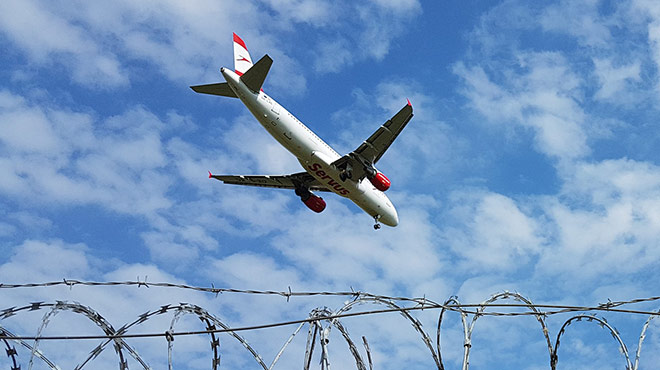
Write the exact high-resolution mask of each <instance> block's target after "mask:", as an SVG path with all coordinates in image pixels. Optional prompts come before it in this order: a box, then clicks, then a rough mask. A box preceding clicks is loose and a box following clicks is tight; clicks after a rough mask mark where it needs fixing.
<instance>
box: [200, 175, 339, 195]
mask: <svg viewBox="0 0 660 370" xmlns="http://www.w3.org/2000/svg"><path fill="white" fill-rule="evenodd" d="M209 178H214V179H216V180H220V181H222V182H223V183H225V184H232V185H247V186H259V187H265V188H279V189H296V188H298V187H300V186H301V185H302V186H305V187H307V188H308V189H309V190H312V191H330V190H329V189H328V188H326V187H325V186H323V185H321V184H320V183H319V182H318V181H317V180H316V179H315V178H314V177H313V176H312V175H310V174H309V173H307V172H299V173H294V174H291V175H278V176H270V175H244V176H241V175H213V174H211V173H209Z"/></svg>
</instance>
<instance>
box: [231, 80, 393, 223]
mask: <svg viewBox="0 0 660 370" xmlns="http://www.w3.org/2000/svg"><path fill="white" fill-rule="evenodd" d="M221 72H222V75H223V76H224V77H225V80H227V83H228V84H229V86H230V87H231V89H232V90H234V92H235V93H236V95H237V96H238V97H239V99H241V101H242V102H243V104H245V106H246V107H247V108H248V109H249V110H250V112H251V113H252V114H253V115H254V117H255V118H256V119H257V120H258V121H259V123H261V125H262V126H263V127H264V128H265V129H266V130H267V131H268V133H270V134H271V135H272V136H273V137H274V138H275V140H277V141H278V142H279V143H280V144H282V146H284V147H285V148H286V149H287V150H288V151H289V152H291V154H293V155H294V156H296V158H298V161H299V162H300V164H301V165H302V167H303V168H304V169H305V171H307V172H308V173H309V174H310V175H312V176H314V178H316V179H317V180H318V181H319V183H321V184H322V185H323V186H325V187H326V188H328V189H329V190H331V191H332V192H334V193H335V194H338V195H340V196H342V197H345V198H348V199H350V200H352V201H353V202H354V203H355V204H357V205H358V206H359V207H360V208H362V209H363V210H364V211H365V212H367V213H368V214H369V215H371V216H372V217H378V221H379V222H382V223H384V224H385V225H388V226H396V225H397V224H398V223H399V217H398V215H397V213H396V209H395V208H394V205H392V202H391V201H390V200H389V198H388V197H387V195H385V193H383V192H382V191H380V190H378V189H376V188H375V187H374V186H373V185H372V184H371V182H370V181H369V180H367V179H366V178H362V179H360V180H359V181H354V180H351V179H346V180H345V181H342V180H341V179H340V177H339V170H338V169H337V168H335V167H334V166H332V165H331V164H332V162H334V161H335V160H337V159H339V158H340V157H341V156H340V155H339V154H338V153H337V152H336V151H335V150H334V149H332V148H331V147H330V146H329V145H328V144H326V143H325V142H324V141H323V140H321V139H320V138H319V137H318V136H317V135H316V134H315V133H314V132H312V130H310V129H309V128H307V126H305V125H304V124H303V123H302V122H300V121H299V120H298V119H297V118H296V117H294V116H293V114H291V113H289V112H288V111H287V110H286V109H284V108H283V107H282V106H280V105H279V104H278V103H277V102H276V101H275V100H273V99H272V98H271V97H270V96H268V95H267V94H266V93H264V92H263V91H260V92H259V93H258V94H255V93H253V92H252V91H250V89H249V88H248V87H247V86H245V84H244V83H243V82H242V81H241V80H240V78H239V76H238V75H237V74H236V73H234V72H233V71H231V70H229V69H227V68H222V69H221Z"/></svg>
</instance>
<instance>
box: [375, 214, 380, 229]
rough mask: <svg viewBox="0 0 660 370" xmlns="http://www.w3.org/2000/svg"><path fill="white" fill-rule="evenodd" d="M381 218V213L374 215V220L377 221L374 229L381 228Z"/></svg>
mask: <svg viewBox="0 0 660 370" xmlns="http://www.w3.org/2000/svg"><path fill="white" fill-rule="evenodd" d="M379 219H380V215H375V216H374V222H376V224H375V225H374V230H378V229H380V222H378V220H379Z"/></svg>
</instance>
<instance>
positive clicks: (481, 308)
mask: <svg viewBox="0 0 660 370" xmlns="http://www.w3.org/2000/svg"><path fill="white" fill-rule="evenodd" d="M62 285H63V286H68V287H69V288H71V289H72V288H73V287H74V286H77V285H81V286H91V287H100V286H136V287H138V288H141V287H147V288H149V287H162V288H175V289H185V290H194V291H199V292H205V293H210V294H215V295H218V294H222V293H235V294H250V295H276V296H282V297H284V298H286V300H287V302H288V301H289V300H290V299H291V298H292V297H312V296H349V297H351V298H352V299H351V300H350V301H347V302H345V303H344V305H343V306H342V307H341V308H340V309H338V310H336V311H332V310H330V309H328V308H327V307H323V308H318V309H315V310H313V311H312V313H310V314H309V316H308V317H306V318H304V319H298V320H290V321H280V322H272V323H264V324H257V325H251V326H243V327H230V326H229V325H226V324H225V323H223V322H222V321H220V320H219V319H218V318H216V317H215V316H213V315H212V314H210V313H208V312H207V311H206V310H204V309H203V308H201V307H199V306H195V305H191V304H187V303H180V304H178V305H172V304H169V305H165V306H160V307H159V308H158V309H156V310H152V311H148V312H145V313H144V314H142V315H140V316H139V317H138V318H137V319H136V320H134V321H133V322H131V323H128V324H125V325H123V326H122V327H120V328H119V329H117V330H115V329H114V328H113V327H112V325H110V324H109V323H108V322H107V320H105V319H104V318H103V317H102V316H101V315H100V314H99V313H98V312H96V311H95V310H94V309H92V308H91V307H86V306H83V305H81V304H78V303H71V302H64V301H55V302H52V303H46V302H32V303H29V304H26V305H24V306H21V307H10V308H6V309H3V310H0V322H2V321H3V320H6V319H9V318H10V317H14V316H16V315H19V314H22V313H24V312H31V311H37V310H41V309H49V312H48V313H47V314H46V315H44V318H43V319H42V323H41V325H40V327H39V330H38V332H37V334H36V335H34V336H24V335H16V334H14V333H11V332H10V331H9V330H7V329H6V328H4V327H3V326H2V325H0V340H2V341H3V343H5V346H6V347H7V349H6V352H7V355H8V356H9V357H10V359H11V361H12V367H11V368H12V369H18V368H20V366H19V367H17V363H18V361H17V358H18V357H17V356H18V351H17V350H16V349H15V348H14V347H11V346H10V345H9V343H10V342H14V343H17V344H19V345H21V346H23V347H24V348H26V349H28V350H29V351H30V361H29V367H30V368H31V367H32V364H33V361H34V360H35V359H41V360H42V362H43V363H44V364H45V365H46V366H49V367H51V368H57V367H56V366H55V365H54V363H53V362H52V361H50V360H48V359H47V358H46V356H45V355H44V354H43V353H42V352H41V351H40V350H39V348H38V344H39V342H41V341H46V340H66V341H71V340H90V339H95V340H103V341H104V342H103V343H102V344H100V345H98V346H97V347H96V348H95V349H94V350H92V352H91V353H90V354H89V356H88V357H87V358H86V359H85V360H84V361H83V362H81V363H80V364H79V365H78V366H77V367H76V369H82V368H83V367H84V366H85V365H86V364H88V363H89V362H91V361H92V360H94V359H95V358H96V357H97V356H98V355H99V354H100V353H101V352H103V351H104V350H105V349H106V348H107V347H108V346H109V345H112V346H113V348H114V350H115V352H116V353H117V356H118V359H119V368H120V369H121V370H123V369H128V362H127V359H126V357H125V356H124V353H128V354H129V355H130V357H132V358H133V359H134V360H135V361H136V362H137V363H138V364H140V366H142V367H143V368H144V369H147V368H149V366H148V365H147V364H146V362H145V361H144V360H143V359H142V358H141V357H140V356H139V355H138V354H137V352H136V351H135V350H134V349H133V348H132V347H131V346H129V345H128V344H127V343H126V342H125V341H124V340H125V339H128V338H153V337H164V338H165V339H166V340H167V341H168V364H169V366H170V369H171V368H172V345H173V341H174V338H175V337H177V336H192V335H209V336H210V338H211V349H212V352H213V355H212V357H213V358H212V363H213V369H216V368H217V367H218V366H219V363H220V354H219V338H218V337H217V336H216V335H217V334H221V333H225V334H229V335H231V336H232V337H234V338H235V339H236V340H238V341H239V342H240V343H241V344H242V345H243V346H244V347H245V348H246V349H247V350H248V351H249V352H250V353H251V355H252V356H253V357H254V358H255V360H256V361H257V363H258V364H259V365H260V366H261V367H262V368H264V369H265V370H271V369H272V368H273V366H274V365H275V364H276V363H277V361H278V359H279V358H280V356H281V355H282V353H283V352H284V350H285V348H286V347H287V346H288V344H289V343H291V341H292V340H293V337H294V336H295V335H296V334H297V333H298V332H299V331H300V330H301V329H302V328H303V326H304V325H305V324H309V330H308V338H307V347H306V353H305V364H306V365H305V369H308V368H309V364H310V359H311V356H312V353H313V352H314V348H315V346H314V343H315V341H317V339H318V341H319V342H320V346H321V367H322V369H323V368H327V367H329V357H328V347H327V343H328V336H329V335H330V334H329V333H330V327H335V328H336V329H337V330H338V331H339V332H340V333H341V334H342V337H343V339H344V340H345V341H346V342H347V343H348V345H349V349H350V352H351V354H352V355H353V357H354V358H355V361H356V366H357V368H358V369H360V370H366V369H367V367H366V364H365V362H364V360H363V359H362V356H361V354H360V352H359V350H358V349H357V346H356V345H355V343H354V341H353V340H352V339H351V337H350V335H349V334H348V331H347V330H346V328H345V327H344V325H343V324H342V323H341V319H346V318H350V317H360V316H369V315H378V314H387V313H399V314H400V315H402V316H403V317H404V318H405V319H406V320H408V321H410V322H411V324H412V325H413V328H414V329H415V330H416V331H417V332H418V334H419V335H420V338H421V340H422V341H423V342H424V344H425V346H426V347H427V348H428V350H429V352H430V354H431V356H432V358H433V360H434V362H435V364H436V367H437V368H438V369H439V370H444V365H443V363H442V356H441V346H440V342H441V324H442V321H443V316H444V313H445V312H446V311H454V312H458V313H459V314H460V315H461V322H462V325H463V334H464V356H463V369H468V366H469V354H470V348H471V347H472V344H471V335H472V332H473V330H474V327H475V324H476V321H477V319H478V318H480V317H485V316H503V317H517V316H534V317H535V318H536V319H537V321H538V322H539V323H540V325H541V328H542V331H543V335H544V337H545V339H546V342H547V346H548V353H549V358H550V361H549V362H550V367H551V369H553V370H554V369H556V366H557V362H558V350H559V345H560V339H561V337H562V335H564V334H565V332H566V329H567V327H568V326H569V325H571V323H573V322H579V321H583V320H584V321H587V322H595V323H597V324H598V325H600V326H601V327H603V328H605V329H607V330H608V331H609V332H610V335H611V336H612V337H614V339H615V340H616V341H617V343H618V345H619V351H620V353H621V354H623V356H624V358H625V361H626V369H632V370H636V369H637V368H638V364H639V358H640V355H641V348H642V343H643V340H644V338H645V335H646V331H647V329H648V327H649V324H650V322H651V320H652V319H654V318H655V317H657V316H660V311H648V310H636V309H631V308H628V306H630V305H633V304H637V303H645V302H655V301H658V300H660V297H647V298H636V299H631V300H627V301H616V302H612V301H610V300H609V299H608V301H607V302H606V303H599V304H598V305H594V306H572V305H555V304H534V303H532V301H531V300H529V299H527V298H525V297H523V296H522V295H520V294H518V293H516V292H509V291H504V292H501V293H497V294H494V295H492V296H491V297H490V298H488V299H487V300H485V301H483V302H481V303H472V304H463V303H460V302H459V300H458V298H457V297H450V298H449V299H448V300H446V301H445V302H444V303H442V304H439V303H437V302H434V301H432V300H429V299H427V298H426V297H422V298H409V297H391V296H383V295H375V294H370V293H366V292H360V291H353V290H352V289H351V291H350V292H348V291H344V292H329V291H325V292H296V291H292V290H291V288H290V287H288V289H287V290H286V291H272V290H244V289H230V288H215V287H214V286H211V287H199V286H192V285H186V284H173V283H167V282H147V278H146V277H145V278H144V280H140V278H139V277H138V279H137V280H136V281H113V282H94V281H80V280H70V279H63V280H62V281H52V282H45V283H29V284H4V283H3V284H0V289H23V288H36V287H55V286H62ZM507 299H510V300H514V301H516V302H517V303H510V302H508V303H501V302H499V301H501V300H507ZM365 303H371V304H377V305H384V306H386V308H382V309H375V310H362V311H356V312H348V311H350V310H352V309H353V307H354V306H356V305H358V304H365ZM401 304H403V305H401ZM519 308H523V309H525V311H511V310H512V309H519ZM423 310H440V315H439V318H438V327H437V333H436V343H435V346H434V344H433V341H432V340H431V337H430V336H429V335H428V333H427V332H426V331H424V329H423V328H422V324H421V322H420V321H419V320H418V319H416V318H415V317H414V316H412V313H413V312H415V311H423ZM61 311H70V312H74V313H76V314H80V315H83V316H84V317H86V318H87V319H88V320H90V321H92V322H94V323H95V324H96V325H97V326H98V327H99V328H101V329H102V331H103V334H100V335H75V334H74V335H59V336H43V335H42V332H43V330H44V329H45V328H46V327H47V325H48V324H49V322H50V321H51V319H52V318H53V317H54V316H55V315H56V314H57V313H58V312H61ZM603 311H607V312H611V313H625V314H634V315H647V316H648V319H647V320H646V322H645V324H644V326H643V328H642V332H641V334H640V337H639V342H638V346H637V351H636V354H635V360H634V362H633V361H631V359H630V356H629V352H628V349H627V347H626V345H625V343H624V341H623V340H622V339H621V337H620V335H619V332H618V331H617V330H616V329H615V328H614V327H613V326H611V325H610V324H609V323H608V322H607V320H606V319H605V318H601V317H598V316H596V315H595V312H603ZM168 312H174V317H173V319H172V321H171V324H170V326H169V328H168V329H167V330H165V331H161V332H148V333H129V332H128V331H129V329H132V328H134V327H137V326H139V325H140V324H142V323H144V322H146V321H148V320H150V319H151V318H153V317H156V316H160V315H163V314H165V313H168ZM575 312H579V314H578V315H575V316H573V317H571V318H569V319H568V320H567V321H565V322H564V324H563V325H562V327H561V329H560V331H559V332H558V334H557V337H556V340H555V342H554V345H553V343H552V341H551V339H550V335H549V329H548V327H547V326H546V324H545V320H546V318H547V317H548V316H551V315H558V314H565V313H575ZM587 312H591V314H587ZM186 314H193V315H196V316H197V317H198V318H199V319H200V320H201V321H202V322H204V323H205V326H206V328H205V329H204V330H197V331H176V330H175V324H176V323H177V322H178V320H179V319H180V318H181V317H182V316H184V315H186ZM469 316H471V317H472V320H471V322H470V323H469V324H468V320H467V318H468V317H469ZM324 322H325V323H328V324H327V325H329V326H325V327H324V326H323V323H324ZM291 325H298V326H297V329H296V330H295V331H294V333H293V334H292V335H291V337H290V338H289V339H288V340H287V342H286V343H285V344H284V346H283V347H282V349H281V350H280V352H279V353H278V354H277V356H276V357H275V359H274V360H273V362H272V363H271V365H270V366H267V365H266V363H265V362H264V361H263V359H262V358H261V356H260V355H259V354H258V352H257V351H256V350H255V349H254V348H252V347H251V346H250V345H249V344H248V343H247V341H246V340H245V339H244V338H243V337H242V336H240V335H239V333H240V332H245V331H254V330H261V329H267V328H275V327H284V326H291ZM27 341H34V342H33V343H32V344H29V343H28V342H27ZM362 341H363V343H364V346H365V349H366V351H367V357H368V359H369V361H368V363H369V369H372V368H373V363H372V361H371V352H370V349H369V346H368V343H367V340H366V337H362Z"/></svg>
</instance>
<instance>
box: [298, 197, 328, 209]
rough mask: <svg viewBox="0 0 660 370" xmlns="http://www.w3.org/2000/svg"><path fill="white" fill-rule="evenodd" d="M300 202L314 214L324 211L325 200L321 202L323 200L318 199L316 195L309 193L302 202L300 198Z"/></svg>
mask: <svg viewBox="0 0 660 370" xmlns="http://www.w3.org/2000/svg"><path fill="white" fill-rule="evenodd" d="M301 200H302V202H303V203H305V205H306V206H307V208H309V209H311V210H312V211H314V212H316V213H321V212H323V210H324V209H325V200H323V198H321V197H319V196H318V195H314V194H312V193H309V197H307V199H305V200H303V199H302V198H301Z"/></svg>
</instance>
